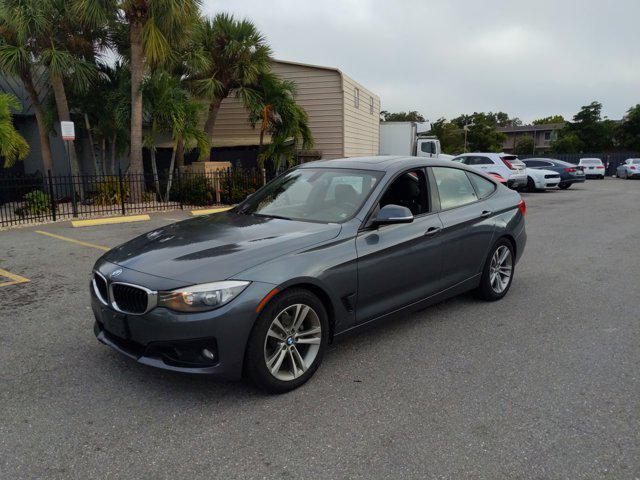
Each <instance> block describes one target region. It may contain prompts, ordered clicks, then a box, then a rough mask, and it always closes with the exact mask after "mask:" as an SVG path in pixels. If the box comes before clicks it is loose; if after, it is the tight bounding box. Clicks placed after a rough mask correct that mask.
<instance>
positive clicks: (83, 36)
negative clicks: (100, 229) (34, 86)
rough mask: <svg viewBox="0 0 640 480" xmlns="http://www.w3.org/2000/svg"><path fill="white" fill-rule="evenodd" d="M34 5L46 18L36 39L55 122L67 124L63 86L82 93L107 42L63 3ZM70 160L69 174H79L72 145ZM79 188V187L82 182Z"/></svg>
mask: <svg viewBox="0 0 640 480" xmlns="http://www.w3.org/2000/svg"><path fill="white" fill-rule="evenodd" d="M10 1H11V2H15V1H16V0H10ZM18 1H21V0H18ZM37 5H38V8H40V9H42V10H43V11H44V12H45V14H46V15H47V18H48V19H49V21H48V22H47V23H46V28H45V29H43V30H44V31H42V32H40V34H39V35H38V36H37V37H36V38H35V42H36V43H35V45H36V48H37V50H38V52H37V53H38V55H39V58H38V59H39V61H40V62H41V63H42V64H43V65H44V66H45V67H46V68H47V71H48V73H49V79H50V81H51V87H52V90H53V95H54V98H55V103H56V110H57V113H58V120H60V121H70V120H71V113H70V108H69V101H68V98H67V95H68V92H67V89H66V87H65V85H67V86H69V87H70V88H71V89H72V90H75V91H78V92H81V91H84V90H86V89H87V88H88V87H89V85H90V84H91V82H92V81H93V80H94V79H95V76H96V68H95V64H94V59H95V46H96V45H98V44H102V45H104V44H105V43H106V29H105V28H104V25H99V26H97V27H96V28H95V29H92V28H88V27H87V26H86V25H84V24H82V23H81V22H80V21H79V19H78V17H77V16H76V15H75V14H74V12H73V11H71V9H70V7H69V2H68V1H66V0H38V2H37ZM69 157H70V160H71V173H72V174H73V175H78V174H80V167H79V163H78V158H77V154H76V149H75V145H74V143H73V142H71V143H70V144H69ZM79 185H80V186H81V187H82V183H80V184H79Z"/></svg>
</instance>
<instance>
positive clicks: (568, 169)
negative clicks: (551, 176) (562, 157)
mask: <svg viewBox="0 0 640 480" xmlns="http://www.w3.org/2000/svg"><path fill="white" fill-rule="evenodd" d="M564 171H565V172H569V173H572V172H575V171H576V169H575V168H565V169H564Z"/></svg>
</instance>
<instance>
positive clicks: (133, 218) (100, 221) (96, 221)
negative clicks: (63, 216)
mask: <svg viewBox="0 0 640 480" xmlns="http://www.w3.org/2000/svg"><path fill="white" fill-rule="evenodd" d="M144 220H150V217H149V215H130V216H128V217H107V218H93V219H91V220H72V221H71V225H73V226H74V227H92V226H94V225H111V224H113V223H129V222H142V221H144Z"/></svg>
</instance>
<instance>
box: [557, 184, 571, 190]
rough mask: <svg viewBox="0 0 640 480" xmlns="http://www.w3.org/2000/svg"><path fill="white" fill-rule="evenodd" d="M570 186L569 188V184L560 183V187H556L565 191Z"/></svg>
mask: <svg viewBox="0 0 640 480" xmlns="http://www.w3.org/2000/svg"><path fill="white" fill-rule="evenodd" d="M570 186H571V184H570V183H561V184H560V185H558V187H559V188H560V189H561V190H566V189H567V188H569V187H570Z"/></svg>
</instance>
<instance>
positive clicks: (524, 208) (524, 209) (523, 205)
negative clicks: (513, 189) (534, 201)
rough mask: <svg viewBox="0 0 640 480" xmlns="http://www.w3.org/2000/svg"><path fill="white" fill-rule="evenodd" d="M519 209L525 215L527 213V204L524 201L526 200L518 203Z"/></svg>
mask: <svg viewBox="0 0 640 480" xmlns="http://www.w3.org/2000/svg"><path fill="white" fill-rule="evenodd" d="M518 210H520V213H521V214H522V216H523V217H524V215H525V214H526V213H527V204H526V203H524V200H520V203H519V204H518Z"/></svg>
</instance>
